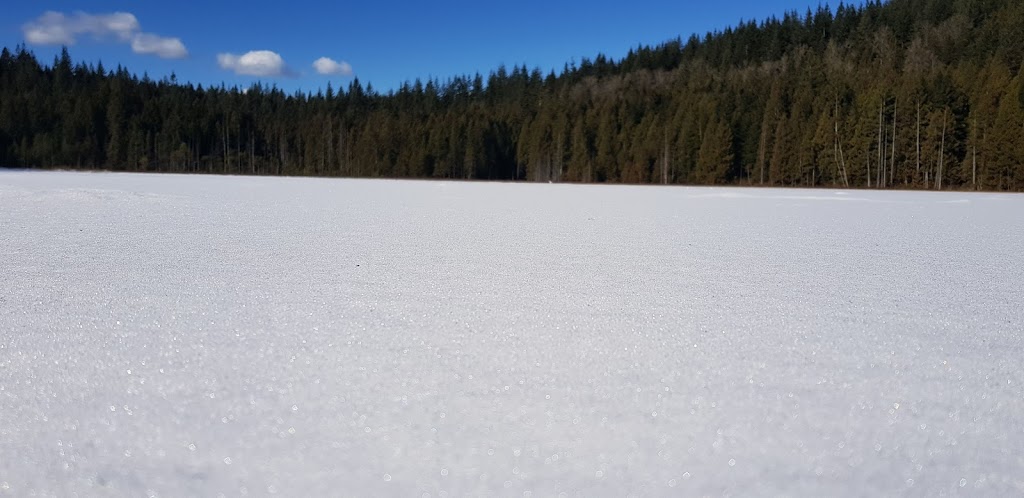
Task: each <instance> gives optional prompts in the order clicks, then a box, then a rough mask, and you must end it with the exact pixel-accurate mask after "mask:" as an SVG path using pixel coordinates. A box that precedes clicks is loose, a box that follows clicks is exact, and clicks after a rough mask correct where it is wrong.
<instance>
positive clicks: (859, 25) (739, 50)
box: [0, 0, 1024, 191]
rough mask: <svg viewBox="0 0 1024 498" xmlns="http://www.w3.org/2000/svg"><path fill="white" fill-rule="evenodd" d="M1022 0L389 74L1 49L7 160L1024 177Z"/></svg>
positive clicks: (618, 176) (183, 166) (453, 172)
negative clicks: (206, 76) (237, 69)
mask: <svg viewBox="0 0 1024 498" xmlns="http://www.w3.org/2000/svg"><path fill="white" fill-rule="evenodd" d="M1022 62H1024V2H1019V1H1018V0H890V1H886V2H881V1H877V0H873V1H868V2H867V3H864V4H859V5H846V4H839V6H838V7H836V8H834V9H833V8H830V7H828V6H821V7H819V8H817V9H816V10H808V11H806V12H804V13H800V12H788V13H785V14H784V15H782V17H781V18H777V17H773V18H769V19H765V20H760V21H754V20H751V21H740V22H738V23H737V24H736V25H735V26H732V27H728V28H725V29H724V30H720V31H714V32H709V33H707V34H705V35H703V36H698V35H693V36H690V37H689V38H687V39H683V38H678V39H675V40H668V41H666V42H664V43H661V44H659V45H656V46H638V47H636V48H633V49H632V50H630V51H629V53H628V54H627V55H625V56H624V57H622V58H621V59H620V60H614V59H612V58H609V57H606V56H604V55H597V56H595V57H593V58H587V59H582V60H580V61H579V62H578V63H577V62H573V63H567V64H566V65H565V67H564V68H563V69H562V70H561V71H560V72H554V71H552V72H550V73H548V74H544V73H542V72H541V71H540V70H538V69H532V70H531V69H528V68H527V67H526V66H525V65H524V66H514V67H511V68H507V67H498V68H496V69H495V70H493V71H491V72H490V73H489V74H487V75H486V76H483V75H480V74H476V75H467V76H458V77H452V78H449V79H447V80H443V81H442V80H436V79H435V80H428V81H420V80H417V81H414V82H408V83H406V84H403V85H401V86H400V87H399V88H397V89H393V90H389V91H387V92H378V91H376V90H374V88H373V86H372V85H370V84H366V85H365V86H364V85H363V83H361V82H360V81H359V80H358V79H354V80H352V81H351V82H350V83H349V84H348V86H347V88H338V89H335V88H333V87H331V86H330V85H328V86H327V87H326V89H325V90H322V91H320V92H317V93H301V92H296V93H294V94H288V93H285V92H283V91H282V90H280V89H278V88H276V87H275V86H267V85H265V84H262V83H255V84H253V85H252V86H250V87H246V88H239V87H230V88H228V87H225V86H224V85H221V86H219V87H218V86H206V87H204V86H202V85H196V84H192V83H186V82H179V81H178V80H177V78H176V77H175V76H174V75H173V74H171V75H169V76H166V77H163V78H162V79H160V80H154V79H151V78H150V77H149V76H147V75H143V76H142V77H141V78H140V77H139V76H138V75H136V74H133V73H132V72H130V71H129V70H128V69H127V68H124V67H120V66H118V67H117V68H114V69H110V68H106V67H104V66H103V65H102V64H101V63H100V64H92V63H83V62H78V63H76V62H74V61H73V60H72V58H71V56H70V55H69V53H68V51H67V49H65V50H64V51H63V52H62V54H61V55H59V56H57V57H56V58H55V59H54V60H53V61H52V63H50V64H49V65H47V64H45V63H40V61H39V60H37V58H36V57H35V55H34V54H33V53H32V52H31V51H29V50H27V49H26V47H24V46H18V47H15V48H14V49H13V50H11V49H8V48H4V49H3V51H2V53H0V166H3V167H16V168H61V169H90V170H91V169H102V170H115V171H150V172H173V173H214V174H246V175H304V176H306V175H308V176H345V177H386V178H448V179H479V180H524V181H544V182H548V181H551V182H613V183H657V184H691V185H710V184H733V185H766V186H768V185H771V186H805V187H811V186H817V187H844V188H900V189H960V190H994V191H1020V190H1022V189H1024V81H1022V74H1021V65H1022Z"/></svg>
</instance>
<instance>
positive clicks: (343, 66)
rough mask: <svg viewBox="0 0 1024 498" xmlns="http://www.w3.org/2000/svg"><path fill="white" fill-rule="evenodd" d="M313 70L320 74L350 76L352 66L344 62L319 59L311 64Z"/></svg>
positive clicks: (324, 58) (325, 58)
mask: <svg viewBox="0 0 1024 498" xmlns="http://www.w3.org/2000/svg"><path fill="white" fill-rule="evenodd" d="M313 69H315V70H316V72H318V73H320V74H336V75H340V76H352V66H351V65H349V63H347V62H345V61H341V62H338V61H336V60H334V59H329V58H327V57H321V58H319V59H317V60H316V61H314V62H313Z"/></svg>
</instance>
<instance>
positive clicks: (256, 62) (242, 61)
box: [217, 50, 291, 76]
mask: <svg viewBox="0 0 1024 498" xmlns="http://www.w3.org/2000/svg"><path fill="white" fill-rule="evenodd" d="M217 63H218V64H220V67H222V68H224V69H227V70H229V71H234V72H235V74H241V75H246V76H287V75H289V74H290V73H291V71H289V70H288V66H287V65H286V64H285V63H284V59H282V58H281V56H280V55H278V54H277V52H271V51H270V50H253V51H251V52H246V53H245V54H243V55H235V54H228V53H224V54H218V55H217Z"/></svg>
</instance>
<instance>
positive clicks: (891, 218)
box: [0, 172, 1024, 497]
mask: <svg viewBox="0 0 1024 498" xmlns="http://www.w3.org/2000/svg"><path fill="white" fill-rule="evenodd" d="M1022 303H1024V196H1020V195H1001V194H969V193H932V192H869V191H854V190H850V191H829V190H771V189H749V188H748V189H733V188H682V187H651V186H648V187H629V186H580V185H558V184H554V185H551V184H542V185H527V184H497V183H460V182H425V181H418V182H414V181H387V180H376V181H374V180H330V179H290V178H246V177H214V176H171V175H130V174H109V173H41V172H0V495H11V496H29V495H33V494H46V495H59V496H70V495H72V494H74V493H78V494H83V495H125V496H145V495H147V494H155V495H159V496H216V495H217V494H218V493H223V494H224V495H226V496H239V495H244V494H249V495H252V496H263V495H268V494H274V493H276V494H279V495H282V496H338V495H340V496H348V495H358V496H376V495H397V496H426V495H428V494H429V496H474V495H502V496H524V495H526V496H529V495H530V494H531V493H532V496H537V497H539V496H556V495H558V494H559V493H563V492H564V493H567V494H568V495H569V496H574V495H576V496H606V495H611V496H625V495H628V494H635V495H640V496H644V495H647V496H665V495H679V496H693V495H705V494H709V495H722V494H739V495H748V496H749V495H755V496H756V495H761V496H766V495H768V496H770V495H777V494H784V495H796V496H850V495H853V496H875V495H901V494H912V495H921V496H936V495H942V494H947V495H949V494H963V495H968V496H977V495H990V496H1007V495H1019V494H1022V493H1024V451H1022V448H1024V341H1022V337H1024V305H1022Z"/></svg>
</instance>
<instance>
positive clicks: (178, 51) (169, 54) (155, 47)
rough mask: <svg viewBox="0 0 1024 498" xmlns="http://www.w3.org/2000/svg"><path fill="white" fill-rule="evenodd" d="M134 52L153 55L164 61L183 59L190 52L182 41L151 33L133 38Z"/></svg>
mask: <svg viewBox="0 0 1024 498" xmlns="http://www.w3.org/2000/svg"><path fill="white" fill-rule="evenodd" d="M132 51H134V52H135V53H137V54H153V55H156V56H157V57H163V58H164V59H181V58H183V57H185V56H187V55H188V50H186V49H185V44H184V43H181V40H179V39H177V38H164V37H161V36H157V35H153V34H149V33H140V34H138V35H135V37H134V38H132Z"/></svg>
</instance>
